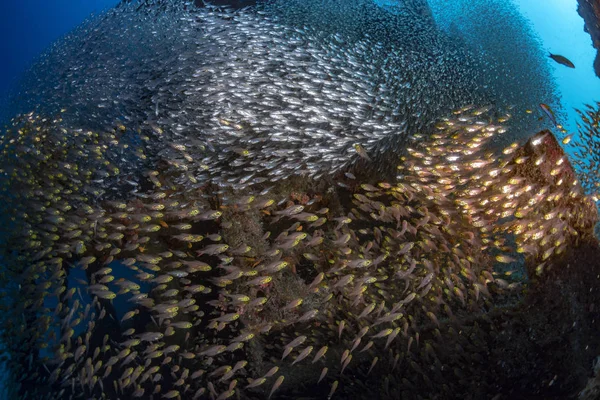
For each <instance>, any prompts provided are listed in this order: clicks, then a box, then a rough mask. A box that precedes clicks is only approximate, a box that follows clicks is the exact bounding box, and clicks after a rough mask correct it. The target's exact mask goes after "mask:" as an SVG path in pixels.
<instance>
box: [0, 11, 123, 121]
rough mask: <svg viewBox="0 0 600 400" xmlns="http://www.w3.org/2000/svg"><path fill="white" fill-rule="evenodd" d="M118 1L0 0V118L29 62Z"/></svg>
mask: <svg viewBox="0 0 600 400" xmlns="http://www.w3.org/2000/svg"><path fill="white" fill-rule="evenodd" d="M118 2H119V1H118V0H51V1H48V0H46V1H44V0H18V1H0V54H2V62H0V117H6V115H4V112H5V107H6V96H7V92H8V91H9V90H10V88H11V87H12V86H14V84H15V82H16V80H17V79H18V77H19V76H20V75H21V74H22V72H23V71H24V70H25V68H27V66H28V65H29V64H30V63H31V61H32V60H33V59H34V58H35V57H36V56H37V55H38V54H40V53H41V52H42V51H43V50H44V49H45V48H47V47H48V46H49V45H50V44H51V43H52V42H54V41H55V40H56V39H58V38H60V37H61V36H63V35H64V34H66V33H67V32H69V31H70V30H71V29H73V28H74V27H75V26H77V25H78V24H80V23H81V22H82V21H83V20H84V19H85V18H87V17H88V16H89V15H90V14H92V13H97V12H100V11H102V10H104V9H105V8H107V7H112V6H114V5H116V4H117V3H118Z"/></svg>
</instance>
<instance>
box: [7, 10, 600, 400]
mask: <svg viewBox="0 0 600 400" xmlns="http://www.w3.org/2000/svg"><path fill="white" fill-rule="evenodd" d="M150 3H152V2H146V3H143V4H142V5H138V4H136V3H134V4H123V5H121V6H119V7H117V8H116V9H115V10H114V11H111V12H109V13H108V14H106V15H103V16H101V17H99V18H98V19H93V20H91V21H90V22H89V23H88V24H86V25H84V26H82V27H81V28H79V30H78V31H76V32H74V33H72V34H70V36H69V35H68V36H67V37H66V38H65V39H63V42H61V43H59V44H57V45H56V47H55V48H53V49H52V50H51V51H50V53H48V54H47V55H46V56H45V58H43V59H42V60H41V61H40V64H39V66H40V65H41V67H39V66H38V68H40V69H39V70H37V71H32V72H31V73H30V76H29V78H28V79H30V81H29V84H30V86H29V87H30V89H29V91H28V94H29V95H30V96H31V97H32V100H31V101H39V99H40V98H41V99H44V102H43V103H41V104H40V105H38V106H36V107H34V108H35V109H36V111H28V112H24V113H21V114H19V115H18V116H16V117H15V118H13V120H12V121H11V123H10V124H9V126H7V127H6V128H5V130H4V133H3V135H2V137H1V138H0V199H2V207H4V209H3V213H2V224H3V226H4V229H3V231H2V235H3V237H2V253H1V257H2V262H3V266H4V269H3V271H1V272H0V283H1V285H2V288H3V289H4V290H3V291H2V292H0V293H1V295H2V300H3V303H2V311H3V312H2V315H1V317H0V319H1V321H2V325H3V327H4V330H3V331H2V341H3V343H4V344H5V347H6V353H7V354H9V355H10V359H11V360H15V361H18V362H15V363H14V367H12V368H11V370H10V374H11V378H12V380H13V381H14V382H18V384H16V386H15V389H14V390H15V391H16V392H18V394H19V396H20V397H21V398H34V399H129V398H142V399H146V398H147V399H213V400H214V399H217V400H224V399H229V398H232V399H233V398H236V399H264V398H276V397H278V396H281V395H285V394H287V395H292V396H294V395H297V396H299V395H301V394H302V393H303V390H306V391H309V390H313V391H314V390H316V391H317V392H318V393H320V394H321V395H322V397H325V398H334V397H337V396H339V398H351V394H352V390H353V388H352V385H353V383H352V382H354V381H359V380H360V381H361V382H362V384H365V383H368V375H370V374H375V373H377V374H383V373H386V374H387V373H389V371H395V370H396V371H400V370H401V369H402V370H406V371H409V372H408V373H406V374H405V375H400V376H401V378H399V379H398V381H399V382H398V385H399V386H400V387H401V388H403V389H402V390H403V391H411V390H412V389H411V388H414V387H418V386H419V385H427V387H429V388H432V387H438V388H440V391H441V392H440V393H442V394H443V396H444V398H462V397H461V396H462V395H463V394H461V393H460V382H461V379H462V378H463V377H462V376H460V370H459V371H456V370H455V375H456V376H457V378H458V379H457V380H456V382H454V383H453V382H452V380H448V379H443V385H442V384H441V382H442V381H440V382H438V383H440V385H439V386H435V385H431V383H432V381H435V380H436V379H439V377H440V376H441V375H442V374H441V372H442V371H443V370H444V363H443V362H442V361H440V359H442V356H441V352H442V351H443V350H442V348H443V343H444V338H445V337H449V336H453V335H454V336H455V335H457V330H458V331H460V321H461V319H464V318H469V316H471V315H473V314H477V313H483V312H485V310H488V309H490V308H493V307H494V305H495V304H500V303H502V302H503V301H506V299H510V298H513V297H514V296H517V297H518V293H520V291H521V290H522V289H523V288H524V287H526V284H527V279H525V278H524V275H525V272H524V271H523V265H524V264H525V261H527V264H528V265H534V271H535V273H537V274H543V273H544V272H545V271H547V270H548V269H551V268H552V267H553V260H554V259H555V257H559V256H560V255H561V254H562V253H563V252H564V251H565V249H566V247H567V246H568V245H569V243H572V242H573V241H576V240H577V235H578V232H579V231H582V230H585V229H588V228H589V227H587V226H586V223H587V221H588V218H587V217H586V213H589V212H590V210H594V211H595V200H596V199H595V198H594V196H593V195H588V194H586V193H592V192H593V190H595V189H594V188H591V187H590V186H592V184H591V182H592V181H593V182H598V178H597V177H596V176H591V174H593V173H595V171H596V169H593V168H589V170H587V171H588V175H585V176H586V178H584V179H582V181H583V182H584V185H583V186H582V184H580V183H579V181H578V179H577V177H576V176H575V175H574V174H573V173H572V171H571V170H569V169H567V168H566V165H567V164H568V162H567V160H566V158H565V156H564V154H563V155H560V154H559V153H557V152H550V151H546V149H549V148H552V140H553V136H552V135H550V134H549V133H548V132H546V133H543V132H542V133H539V134H538V135H535V136H533V137H532V138H530V139H529V140H527V141H525V140H524V139H523V140H521V141H516V142H513V143H512V144H510V145H508V146H506V147H504V148H499V149H498V148H497V146H494V143H502V142H504V141H505V140H506V138H511V137H512V136H511V129H510V127H509V123H510V121H511V116H512V114H515V113H517V112H518V111H519V110H516V109H498V108H494V107H492V106H490V105H480V106H475V105H473V104H475V103H474V101H475V100H481V98H478V96H477V95H476V94H473V93H470V92H469V90H468V89H469V88H476V87H477V85H476V82H475V81H476V80H475V79H474V80H473V81H471V80H470V78H469V76H468V75H463V74H459V77H458V78H456V79H453V84H456V85H455V86H452V87H448V92H444V89H443V88H439V87H431V88H427V87H428V85H423V86H421V85H419V82H418V80H419V79H420V77H419V76H418V75H414V74H412V71H406V73H404V72H403V66H404V67H406V66H407V65H413V63H415V62H416V60H418V59H419V57H421V56H422V57H423V59H422V60H421V64H419V65H420V66H419V68H424V67H423V65H428V67H430V70H429V73H431V74H433V75H436V74H439V78H438V79H441V80H443V79H445V78H444V77H446V76H449V75H453V74H455V73H456V72H457V71H460V70H461V68H466V67H465V66H464V65H461V64H460V63H459V62H455V63H439V64H438V63H436V62H432V63H431V64H429V62H430V61H431V60H429V58H428V57H427V56H425V55H423V52H421V51H419V52H417V53H415V54H411V55H410V56H405V55H404V52H403V50H402V51H401V50H400V49H395V48H394V46H395V44H394V41H393V40H390V41H389V42H385V41H384V42H380V41H378V40H375V39H374V38H372V37H370V36H368V35H367V36H365V37H359V38H357V37H353V36H352V35H351V34H349V33H344V31H343V29H342V30H340V31H339V32H336V33H331V32H323V31H319V30H317V29H315V28H314V27H311V26H306V27H302V28H299V27H297V26H294V25H293V24H285V23H282V22H281V21H282V20H285V18H288V17H285V15H287V13H288V12H291V13H292V14H291V15H292V16H294V18H298V19H299V20H300V18H299V17H298V16H301V15H303V12H304V11H305V9H304V8H303V7H305V5H302V6H299V5H298V3H296V2H290V3H289V4H292V5H294V4H295V6H293V7H296V8H293V7H292V6H289V7H292V8H286V7H285V6H282V4H281V3H278V2H274V3H273V4H269V5H267V6H265V7H264V8H261V7H258V8H257V9H243V10H237V11H233V10H228V9H220V8H214V7H205V8H202V9H192V8H191V6H189V5H188V6H187V7H183V6H181V5H177V4H176V3H175V2H157V4H159V5H161V6H162V8H158V10H157V8H156V7H152V6H151V5H150ZM144 4H145V5H144ZM306 4H313V3H312V2H307V3H306ZM336 4H337V3H336ZM345 4H346V6H347V7H350V6H351V5H352V4H354V5H363V6H365V7H367V10H368V11H369V13H371V12H372V13H376V12H380V11H376V10H377V8H376V7H373V8H369V7H368V6H367V2H362V1H356V2H348V3H345ZM146 7H147V9H146ZM188 7H189V8H188ZM385 15H387V14H385ZM401 17H402V16H399V17H398V18H401ZM289 18H292V17H289ZM386 18H392V17H386ZM415 18H417V17H416V16H414V15H413V16H411V21H413V20H414V19H415ZM423 18H425V17H423ZM391 20H393V18H392V19H391ZM417 20H418V19H417ZM132 21H133V22H132ZM394 21H395V20H394ZM401 21H405V20H404V19H401ZM175 24H177V25H175ZM175 26H177V29H174V27H175ZM342 26H344V25H343V24H342ZM382 26H384V27H385V26H387V27H388V28H389V25H386V24H383V25H382ZM108 28H110V29H108ZM390 29H391V28H390ZM406 29H408V28H406ZM423 29H425V28H423ZM425 30H426V29H425ZM165 32H169V33H170V35H167V36H168V37H165ZM123 36H128V38H127V39H126V43H128V45H127V46H123V47H120V48H116V47H115V46H112V44H114V43H115V41H116V38H119V39H120V40H125V39H123ZM425 36H426V37H429V36H427V35H425ZM78 37H86V38H87V39H86V42H85V46H81V43H82V42H80V41H78V40H77V38H78ZM107 37H112V39H107ZM159 38H160V41H159V40H158V39H159ZM431 39H432V41H433V42H432V43H430V47H429V49H430V50H431V51H432V53H433V54H435V53H436V52H440V54H442V53H443V54H442V58H443V57H445V54H446V53H444V51H446V50H443V49H444V46H447V45H448V43H446V42H445V41H443V40H442V42H441V43H438V45H439V48H438V49H436V47H435V41H434V39H433V38H431ZM138 41H141V43H143V44H142V45H139V46H133V45H132V44H133V43H136V42H138ZM165 41H168V42H169V43H170V45H171V47H170V48H168V52H169V53H170V55H171V57H166V56H165V54H164V52H161V51H158V50H159V49H158V47H156V46H158V45H160V48H161V49H163V46H165ZM86 46H87V47H86ZM452 51H456V52H460V49H458V48H453V50H452ZM78 52H81V54H83V53H89V54H91V56H83V55H82V57H81V60H84V62H83V63H82V64H78V63H74V64H69V63H67V61H64V62H62V61H60V60H61V59H62V58H66V57H64V55H65V54H69V57H68V60H70V61H72V60H73V58H72V54H73V53H74V54H79V53H78ZM129 52H132V53H134V54H136V55H139V56H140V59H138V60H137V61H134V60H135V57H131V58H130V57H126V55H127V53H129ZM383 53H385V54H386V56H382V54H383ZM389 54H391V56H390V55H389ZM403 57H408V58H407V59H405V60H404V61H402V59H403ZM107 59H112V60H113V61H114V63H105V62H103V61H105V60H107ZM140 60H141V61H140ZM187 60H189V62H187ZM399 60H400V61H399ZM136 62H137V63H139V64H137V65H136ZM436 65H437V66H438V67H439V69H436ZM140 66H142V67H149V66H152V68H148V69H147V70H146V71H145V72H146V74H143V73H142V72H141V71H140V69H139V67H140ZM453 68H458V69H457V70H454V69H453ZM42 70H43V72H42ZM90 71H93V73H91V72H90ZM382 71H384V72H382ZM42 77H44V82H42ZM90 77H93V79H91V78H90ZM45 79H47V81H46V80H45ZM38 80H39V81H38ZM37 84H39V85H37ZM36 85H37V86H36ZM415 86H418V88H419V90H415ZM36 87H37V88H38V91H37V92H34V88H36ZM65 90H68V91H69V93H76V95H75V96H71V97H70V98H69V99H68V100H66V99H65V98H64V96H62V97H61V93H62V92H63V91H65ZM428 90H431V92H429V91H428ZM440 90H441V92H440ZM115 93H117V95H115ZM436 93H437V95H436ZM452 93H454V94H455V95H453V94H452ZM444 96H447V97H444ZM432 99H435V100H436V102H435V105H434V104H430V103H434V101H433V100H432ZM440 99H445V100H444V101H442V100H440ZM65 101H66V102H67V103H68V104H62V105H61V102H62V103H64V102H65ZM459 104H460V105H459ZM462 104H471V105H468V106H463V105H462ZM424 105H427V106H424ZM28 106H29V105H27V104H26V105H25V106H24V107H28ZM411 107H412V108H411ZM448 108H450V109H452V110H453V111H452V112H450V111H448V112H447V115H446V116H443V114H444V112H446V111H447V109H448ZM598 108H600V107H598ZM598 108H596V109H595V110H594V109H593V108H592V107H590V110H588V112H587V114H582V118H583V117H585V118H586V119H587V120H586V119H583V121H584V122H585V123H586V124H587V125H586V126H588V127H589V129H590V130H589V132H590V133H589V135H592V136H593V135H595V133H597V123H598ZM400 110H402V111H400ZM594 112H595V113H594ZM523 114H524V113H523ZM594 124H595V125H594ZM84 127H85V128H84ZM594 137H596V136H594ZM574 142H575V141H574ZM574 142H573V143H574ZM591 142H593V141H591ZM567 143H568V142H567ZM400 144H402V147H400ZM563 144H566V143H565V140H563ZM591 146H592V148H591V149H590V151H592V152H594V151H595V147H593V146H595V145H591ZM403 149H404V150H403ZM390 153H391V154H392V155H393V156H394V157H392V158H393V160H394V165H393V166H392V170H391V172H389V173H387V174H385V175H386V176H387V175H389V176H390V178H389V179H387V178H386V179H385V180H382V179H380V178H379V177H378V175H367V174H365V170H367V169H368V167H369V166H373V165H375V166H376V167H375V169H378V168H380V169H383V168H384V167H385V165H386V164H385V163H380V161H381V160H383V159H385V158H386V157H390ZM595 154H600V153H597V152H596V153H595ZM598 162H600V160H598ZM380 164H381V165H380ZM581 167H582V168H583V167H584V165H583V164H582V162H581ZM531 170H535V171H538V170H539V173H540V174H541V175H543V176H544V177H546V179H545V180H537V181H536V180H533V179H532V178H531V174H530V173H529V172H528V171H531ZM382 175H383V174H382ZM594 179H595V181H594ZM548 182H551V183H548ZM584 189H585V190H584ZM515 271H517V272H515ZM384 371H385V372H384ZM432 371H433V372H432ZM355 376H358V377H359V379H358V378H357V379H354V377H355ZM436 382H437V381H436ZM309 388H312V389H309ZM315 388H316V389H315ZM426 390H429V389H425V391H423V392H422V394H419V393H412V396H415V398H420V396H421V395H422V396H423V398H427V396H428V395H427V393H428V392H427V391H426ZM313 393H314V392H313ZM440 393H438V395H440ZM405 398H411V397H406V396H405Z"/></svg>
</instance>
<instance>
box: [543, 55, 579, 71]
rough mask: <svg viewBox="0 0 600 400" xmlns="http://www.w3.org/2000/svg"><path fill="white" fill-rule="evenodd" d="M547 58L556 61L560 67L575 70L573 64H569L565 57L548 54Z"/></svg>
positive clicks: (569, 61)
mask: <svg viewBox="0 0 600 400" xmlns="http://www.w3.org/2000/svg"><path fill="white" fill-rule="evenodd" d="M548 57H550V58H551V59H553V60H554V61H556V62H557V63H559V64H561V65H564V66H566V67H569V68H575V64H573V63H572V62H571V60H569V59H568V58H567V57H564V56H561V55H558V54H552V53H550V54H549V55H548Z"/></svg>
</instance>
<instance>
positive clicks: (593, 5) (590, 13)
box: [577, 0, 600, 78]
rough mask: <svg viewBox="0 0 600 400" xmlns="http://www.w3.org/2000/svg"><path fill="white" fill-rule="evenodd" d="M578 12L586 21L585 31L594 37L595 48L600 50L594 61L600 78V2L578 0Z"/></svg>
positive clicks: (595, 0) (596, 0)
mask: <svg viewBox="0 0 600 400" xmlns="http://www.w3.org/2000/svg"><path fill="white" fill-rule="evenodd" d="M578 2H579V6H578V7H577V12H578V13H579V15H581V17H582V18H583V20H584V21H585V27H584V30H585V31H586V32H587V33H589V34H590V36H591V37H592V43H593V44H594V48H596V49H597V50H598V52H597V53H596V59H595V60H594V71H596V76H598V77H599V78H600V0H578Z"/></svg>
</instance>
